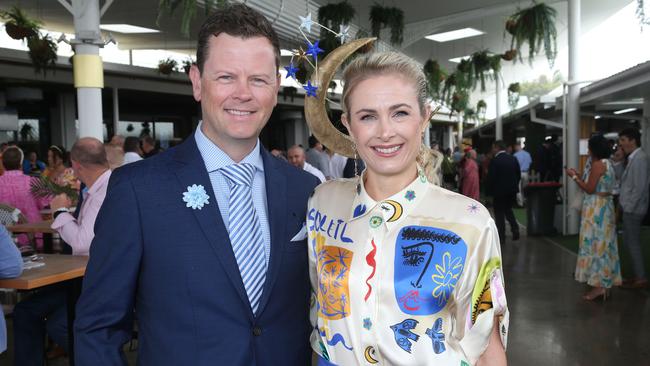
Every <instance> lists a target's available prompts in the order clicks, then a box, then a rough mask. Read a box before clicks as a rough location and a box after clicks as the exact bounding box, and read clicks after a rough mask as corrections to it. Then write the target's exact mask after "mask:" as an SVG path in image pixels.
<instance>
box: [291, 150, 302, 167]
mask: <svg viewBox="0 0 650 366" xmlns="http://www.w3.org/2000/svg"><path fill="white" fill-rule="evenodd" d="M287 160H289V164H291V165H293V166H295V167H296V168H300V169H302V168H303V167H304V166H305V152H304V151H302V150H301V149H289V151H288V152H287Z"/></svg>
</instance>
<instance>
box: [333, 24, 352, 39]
mask: <svg viewBox="0 0 650 366" xmlns="http://www.w3.org/2000/svg"><path fill="white" fill-rule="evenodd" d="M336 37H337V38H339V39H340V40H341V44H343V43H345V42H346V41H347V40H349V39H350V38H352V37H350V26H349V25H343V24H341V25H339V34H337V35H336Z"/></svg>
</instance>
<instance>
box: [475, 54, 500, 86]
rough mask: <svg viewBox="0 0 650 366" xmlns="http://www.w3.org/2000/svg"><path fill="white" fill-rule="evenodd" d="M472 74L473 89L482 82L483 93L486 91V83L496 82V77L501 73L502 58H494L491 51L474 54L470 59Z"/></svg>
mask: <svg viewBox="0 0 650 366" xmlns="http://www.w3.org/2000/svg"><path fill="white" fill-rule="evenodd" d="M470 60H471V61H470V62H471V68H470V72H471V73H472V79H471V80H472V88H476V84H477V83H478V82H479V81H480V82H481V91H485V81H486V80H487V79H491V80H494V75H496V74H497V73H499V72H500V71H501V56H493V55H491V54H490V52H489V51H487V50H483V51H478V52H474V53H473V54H472V56H471V57H470Z"/></svg>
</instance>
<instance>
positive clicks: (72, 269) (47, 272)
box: [0, 254, 88, 366]
mask: <svg viewBox="0 0 650 366" xmlns="http://www.w3.org/2000/svg"><path fill="white" fill-rule="evenodd" d="M39 257H41V258H42V259H40V260H39V261H43V262H44V263H45V265H44V266H42V267H36V268H31V269H26V270H23V274H22V275H21V276H20V277H17V278H11V279H3V280H0V288H12V289H16V290H21V291H24V290H34V289H37V288H41V287H44V286H48V285H54V284H57V283H65V284H66V285H67V286H66V292H67V294H68V301H67V307H68V357H69V361H70V365H73V366H74V328H73V327H74V319H75V305H76V303H77V300H78V299H79V295H80V294H81V279H82V278H83V276H84V274H85V273H86V265H88V257H87V256H82V255H78V256H75V255H63V254H41V255H39ZM14 326H15V324H14Z"/></svg>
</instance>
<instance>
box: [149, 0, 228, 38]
mask: <svg viewBox="0 0 650 366" xmlns="http://www.w3.org/2000/svg"><path fill="white" fill-rule="evenodd" d="M198 2H199V1H198V0H160V2H159V3H158V17H157V18H156V25H158V26H160V18H162V15H163V14H164V13H168V14H169V15H172V14H173V13H174V12H175V11H176V10H177V9H178V8H179V7H181V8H182V12H183V15H182V19H181V34H182V35H183V36H185V37H188V38H189V36H190V24H191V23H192V19H194V16H195V15H196V6H197V3H198ZM201 2H202V3H203V6H204V9H205V15H208V14H209V13H210V10H212V9H222V8H224V7H226V6H227V5H228V0H205V1H201Z"/></svg>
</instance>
